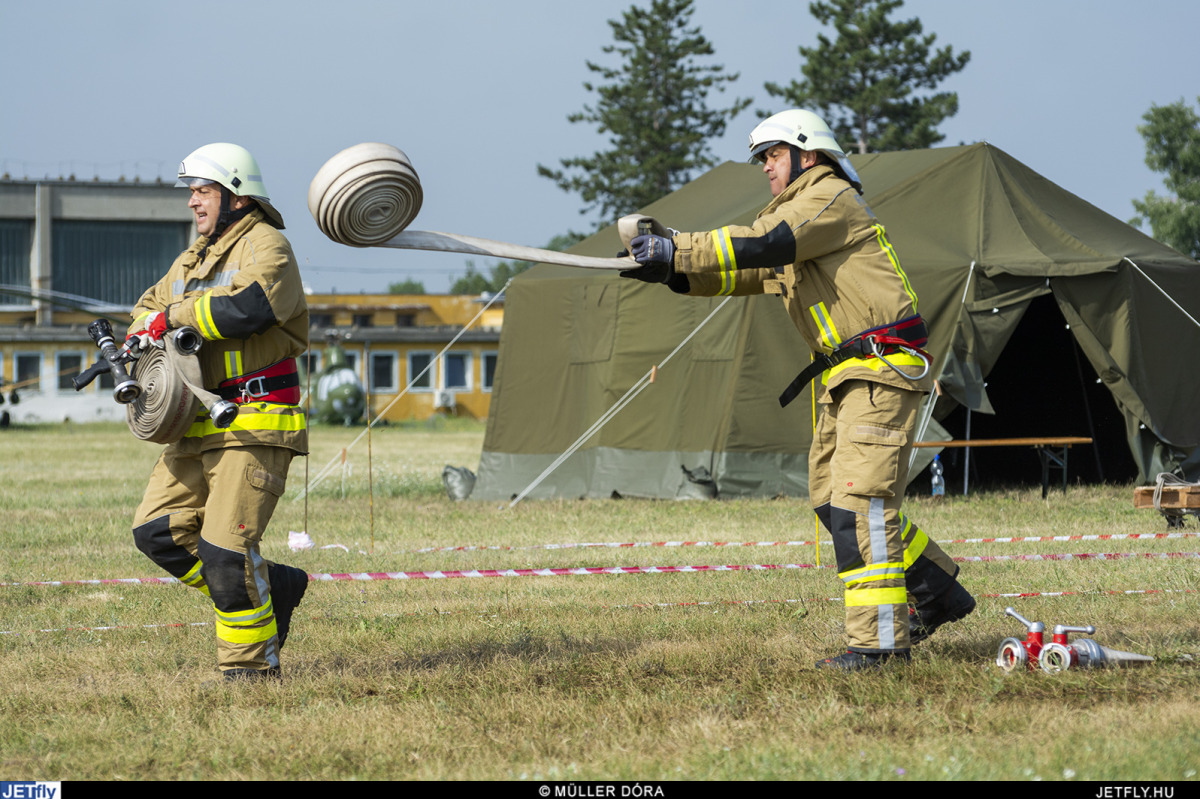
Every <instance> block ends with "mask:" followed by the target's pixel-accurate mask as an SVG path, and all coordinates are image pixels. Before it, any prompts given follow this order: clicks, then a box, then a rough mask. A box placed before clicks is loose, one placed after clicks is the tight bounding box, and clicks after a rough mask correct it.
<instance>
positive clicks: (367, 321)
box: [354, 313, 375, 327]
mask: <svg viewBox="0 0 1200 799" xmlns="http://www.w3.org/2000/svg"><path fill="white" fill-rule="evenodd" d="M374 324H375V317H374V316H372V315H371V314H369V313H356V314H354V326H355V327H372V326H374Z"/></svg>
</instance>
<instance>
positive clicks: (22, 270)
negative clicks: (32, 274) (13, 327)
mask: <svg viewBox="0 0 1200 799" xmlns="http://www.w3.org/2000/svg"><path fill="white" fill-rule="evenodd" d="M32 244H33V222H31V221H26V220H24V219H0V283H7V284H8V285H13V286H28V285H29V252H30V249H31V247H32ZM2 299H3V301H4V302H6V303H7V302H20V304H22V305H27V304H28V303H29V300H27V299H25V298H21V299H20V300H18V299H16V298H14V297H3V298H2Z"/></svg>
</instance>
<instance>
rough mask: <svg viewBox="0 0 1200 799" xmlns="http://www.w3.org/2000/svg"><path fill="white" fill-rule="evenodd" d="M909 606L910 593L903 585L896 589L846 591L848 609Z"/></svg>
mask: <svg viewBox="0 0 1200 799" xmlns="http://www.w3.org/2000/svg"><path fill="white" fill-rule="evenodd" d="M907 604H908V591H907V590H906V589H905V588H904V586H902V585H901V586H897V587H896V588H858V589H852V590H847V591H846V607H848V608H862V607H871V606H876V605H907Z"/></svg>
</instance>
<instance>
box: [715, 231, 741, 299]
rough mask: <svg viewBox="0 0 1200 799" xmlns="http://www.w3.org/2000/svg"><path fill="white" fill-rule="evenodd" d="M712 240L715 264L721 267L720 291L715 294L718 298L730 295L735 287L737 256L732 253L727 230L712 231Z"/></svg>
mask: <svg viewBox="0 0 1200 799" xmlns="http://www.w3.org/2000/svg"><path fill="white" fill-rule="evenodd" d="M712 239H713V247H714V248H715V249H716V251H717V262H718V263H719V264H720V265H721V272H720V274H721V290H720V291H719V292H717V296H718V297H720V296H722V295H726V294H732V293H733V290H734V288H735V287H736V286H737V256H735V255H734V253H733V239H732V238H731V237H730V235H729V228H727V227H723V228H720V229H719V230H714V231H713V232H712Z"/></svg>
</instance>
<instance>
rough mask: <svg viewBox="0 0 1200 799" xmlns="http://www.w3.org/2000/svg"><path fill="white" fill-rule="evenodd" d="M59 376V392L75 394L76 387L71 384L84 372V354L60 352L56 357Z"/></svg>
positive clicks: (56, 368)
mask: <svg viewBox="0 0 1200 799" xmlns="http://www.w3.org/2000/svg"><path fill="white" fill-rule="evenodd" d="M55 362H56V364H57V366H56V367H55V371H56V372H57V374H58V390H59V391H69V392H71V393H72V394H74V393H75V385H74V384H73V383H72V382H71V381H72V380H73V379H74V378H76V377H78V376H79V373H80V372H82V371H83V369H84V367H83V354H82V353H78V352H60V353H58V355H56V356H55Z"/></svg>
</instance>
